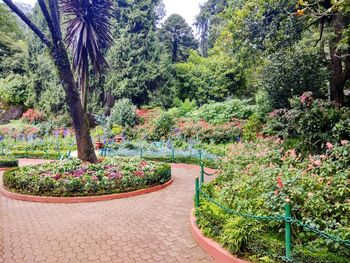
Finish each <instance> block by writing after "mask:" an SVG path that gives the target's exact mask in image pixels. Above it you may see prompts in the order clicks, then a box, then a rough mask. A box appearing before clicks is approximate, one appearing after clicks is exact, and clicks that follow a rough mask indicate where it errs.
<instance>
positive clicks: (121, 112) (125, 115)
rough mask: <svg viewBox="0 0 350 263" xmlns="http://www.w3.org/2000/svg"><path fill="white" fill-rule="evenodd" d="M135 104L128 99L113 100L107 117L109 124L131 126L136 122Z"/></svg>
mask: <svg viewBox="0 0 350 263" xmlns="http://www.w3.org/2000/svg"><path fill="white" fill-rule="evenodd" d="M137 121H138V120H137V116H136V106H135V105H133V104H132V103H131V101H130V100H129V99H120V100H118V101H116V102H115V104H114V106H113V108H112V110H111V115H110V116H109V117H108V123H109V126H110V127H112V126H113V124H117V125H120V126H122V127H126V126H130V127H133V126H135V125H136V124H137Z"/></svg>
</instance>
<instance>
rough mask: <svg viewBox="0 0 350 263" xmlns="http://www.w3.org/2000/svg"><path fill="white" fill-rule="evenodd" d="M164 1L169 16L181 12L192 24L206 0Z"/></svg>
mask: <svg viewBox="0 0 350 263" xmlns="http://www.w3.org/2000/svg"><path fill="white" fill-rule="evenodd" d="M18 2H24V3H28V4H31V5H34V3H35V2H36V0H18ZM163 2H164V4H165V7H166V12H167V16H170V15H171V14H173V13H176V14H179V15H181V16H182V17H183V18H185V19H186V21H187V23H188V24H189V25H190V26H192V24H193V22H194V18H195V16H196V15H197V14H198V12H199V5H200V4H202V3H204V2H206V0H163Z"/></svg>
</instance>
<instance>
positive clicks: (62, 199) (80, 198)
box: [0, 178, 174, 204]
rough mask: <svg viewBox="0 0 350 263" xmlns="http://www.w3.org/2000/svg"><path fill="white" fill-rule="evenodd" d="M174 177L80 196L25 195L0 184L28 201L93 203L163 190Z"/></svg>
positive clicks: (11, 195) (0, 188)
mask: <svg viewBox="0 0 350 263" xmlns="http://www.w3.org/2000/svg"><path fill="white" fill-rule="evenodd" d="M173 181H174V179H173V178H171V179H170V180H169V181H168V182H166V183H164V184H161V185H156V186H153V187H150V188H145V189H140V190H136V191H131V192H125V193H117V194H109V195H99V196H78V197H53V196H36V195H25V194H19V193H14V192H10V191H8V190H6V189H5V188H4V187H3V185H2V184H1V185H0V193H1V194H2V195H4V196H6V197H8V198H11V199H15V200H20V201H26V202H37V203H61V204H69V203H91V202H100V201H109V200H114V199H121V198H127V197H132V196H137V195H144V194H148V193H152V192H156V191H159V190H162V189H164V188H166V187H168V186H170V185H171V184H172V183H173Z"/></svg>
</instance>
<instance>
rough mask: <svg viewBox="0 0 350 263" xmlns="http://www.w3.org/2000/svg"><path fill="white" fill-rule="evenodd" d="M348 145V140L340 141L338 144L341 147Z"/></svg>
mask: <svg viewBox="0 0 350 263" xmlns="http://www.w3.org/2000/svg"><path fill="white" fill-rule="evenodd" d="M348 143H349V141H348V140H342V141H341V142H340V144H341V145H343V146H344V145H347V144H348Z"/></svg>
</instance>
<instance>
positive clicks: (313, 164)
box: [196, 139, 350, 263]
mask: <svg viewBox="0 0 350 263" xmlns="http://www.w3.org/2000/svg"><path fill="white" fill-rule="evenodd" d="M282 147H283V145H282V144H280V140H276V141H273V140H270V139H266V140H260V141H258V142H256V143H239V144H235V145H232V147H231V151H230V153H228V155H227V157H226V158H225V159H224V160H223V164H222V167H221V168H222V171H223V172H222V174H221V175H220V176H218V177H217V178H216V179H215V180H214V181H212V182H211V183H209V184H207V185H204V186H203V188H202V190H203V192H205V193H207V194H208V195H209V196H210V197H211V198H213V199H214V200H215V201H216V202H218V203H220V204H222V205H223V206H224V207H226V208H229V209H232V210H234V211H239V212H241V213H245V214H252V215H264V216H281V215H284V213H285V211H284V207H285V203H286V199H290V201H291V204H292V216H293V217H294V218H296V219H297V220H299V221H300V222H302V223H303V224H307V225H309V226H311V227H312V228H314V229H317V230H318V231H324V232H325V233H328V234H330V235H332V236H334V237H338V238H340V239H342V240H349V239H350V231H349V229H350V228H349V227H350V225H349V218H350V217H349V215H350V187H349V186H350V177H349V176H350V158H349V152H350V143H349V142H348V141H341V142H339V143H338V144H336V145H332V144H330V143H328V144H327V153H326V154H324V155H310V156H308V158H305V157H303V156H302V155H301V154H300V153H299V152H297V151H295V150H294V149H291V150H285V149H283V148H282ZM200 200H201V201H200V207H199V208H198V209H197V210H196V217H197V221H196V222H197V224H198V226H199V227H200V229H201V230H202V232H203V234H204V235H205V236H207V237H209V238H212V239H214V240H216V241H217V242H219V243H220V244H221V245H222V246H223V247H225V248H226V249H228V250H229V251H230V252H231V253H233V254H236V255H238V256H243V257H246V258H249V260H252V261H253V262H260V261H259V259H262V258H263V259H264V260H265V261H264V262H282V260H281V257H282V256H283V255H284V251H285V243H284V239H285V236H284V233H285V232H284V228H285V224H284V222H282V221H275V220H265V221H257V220H252V219H247V218H244V217H239V216H234V215H230V214H229V213H228V212H227V211H225V210H224V209H221V208H220V207H218V206H217V205H215V204H214V203H213V202H209V201H208V200H207V199H205V198H204V197H203V195H201V199H200ZM292 241H293V246H292V247H293V255H292V257H293V259H294V260H295V261H296V262H307V263H330V262H333V263H336V262H337V263H342V262H344V263H345V262H349V261H348V259H349V258H350V250H349V248H348V247H346V246H344V245H342V244H341V243H340V242H333V241H332V240H330V239H324V238H323V237H322V236H320V235H317V234H315V233H313V232H310V231H309V230H308V229H306V228H303V227H298V226H297V225H296V224H293V230H292Z"/></svg>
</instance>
